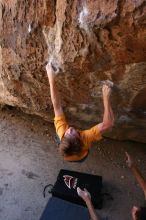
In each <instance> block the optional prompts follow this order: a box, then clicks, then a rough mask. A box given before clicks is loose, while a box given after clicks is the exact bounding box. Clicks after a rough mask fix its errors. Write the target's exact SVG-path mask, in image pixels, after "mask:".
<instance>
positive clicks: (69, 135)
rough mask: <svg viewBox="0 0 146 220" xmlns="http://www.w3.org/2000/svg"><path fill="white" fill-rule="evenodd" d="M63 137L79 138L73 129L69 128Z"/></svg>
mask: <svg viewBox="0 0 146 220" xmlns="http://www.w3.org/2000/svg"><path fill="white" fill-rule="evenodd" d="M64 137H80V135H79V133H78V131H77V130H76V129H75V128H74V127H69V128H68V129H67V130H66V132H65V134H64Z"/></svg>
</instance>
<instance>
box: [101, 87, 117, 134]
mask: <svg viewBox="0 0 146 220" xmlns="http://www.w3.org/2000/svg"><path fill="white" fill-rule="evenodd" d="M102 94H103V105H104V114H103V121H102V122H101V123H99V124H98V125H97V127H98V129H99V130H100V132H101V134H103V133H104V132H106V131H107V130H108V129H110V128H112V127H113V124H114V115H113V111H112V108H111V104H110V94H111V88H110V87H109V86H108V85H103V88H102Z"/></svg>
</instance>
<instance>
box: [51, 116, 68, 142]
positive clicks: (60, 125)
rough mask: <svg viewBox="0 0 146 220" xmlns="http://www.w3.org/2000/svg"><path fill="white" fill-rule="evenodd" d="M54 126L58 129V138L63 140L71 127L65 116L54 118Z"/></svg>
mask: <svg viewBox="0 0 146 220" xmlns="http://www.w3.org/2000/svg"><path fill="white" fill-rule="evenodd" d="M54 125H55V129H56V133H57V134H58V136H59V138H60V140H61V139H62V137H63V135H64V133H65V131H66V130H67V129H68V127H69V126H68V124H67V122H66V120H65V116H64V115H60V116H56V117H55V118H54Z"/></svg>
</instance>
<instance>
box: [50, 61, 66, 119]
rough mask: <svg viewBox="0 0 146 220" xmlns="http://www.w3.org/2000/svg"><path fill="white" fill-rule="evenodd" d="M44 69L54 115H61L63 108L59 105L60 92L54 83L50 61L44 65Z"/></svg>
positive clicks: (54, 75) (54, 76)
mask: <svg viewBox="0 0 146 220" xmlns="http://www.w3.org/2000/svg"><path fill="white" fill-rule="evenodd" d="M46 71H47V75H48V79H49V84H50V94H51V101H52V104H53V108H54V113H55V117H56V116H60V115H63V109H62V106H61V99H60V94H59V91H58V88H57V85H56V74H55V72H54V70H53V68H52V65H51V63H48V64H47V65H46Z"/></svg>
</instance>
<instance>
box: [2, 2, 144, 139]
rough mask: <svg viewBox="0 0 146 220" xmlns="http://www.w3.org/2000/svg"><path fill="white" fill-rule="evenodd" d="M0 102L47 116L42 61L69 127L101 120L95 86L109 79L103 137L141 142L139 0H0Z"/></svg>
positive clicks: (49, 114)
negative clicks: (108, 120) (53, 77)
mask: <svg viewBox="0 0 146 220" xmlns="http://www.w3.org/2000/svg"><path fill="white" fill-rule="evenodd" d="M0 21H1V24H0V39H1V41H0V42H1V43H0V103H1V104H8V105H12V106H17V107H19V108H21V109H22V110H23V111H25V112H28V113H30V114H37V115H40V116H41V117H43V118H44V119H46V120H48V121H52V119H53V109H52V104H51V100H50V92H49V84H48V81H47V76H46V72H45V63H46V61H47V60H48V59H52V60H53V62H54V64H55V65H56V66H57V67H59V68H60V72H59V74H58V76H57V77H58V87H59V90H60V92H61V98H62V104H63V107H64V111H65V114H66V116H67V118H68V120H69V122H70V123H71V124H74V126H78V127H80V128H88V127H89V126H92V125H94V124H95V123H98V122H100V121H101V120H102V115H103V105H102V94H101V87H102V84H103V83H104V81H105V80H110V81H112V82H113V83H114V88H113V92H112V97H111V102H112V107H113V110H114V113H115V127H114V128H113V130H112V131H111V132H109V133H108V134H106V136H108V137H111V138H115V139H119V140H127V139H128V140H135V141H139V142H145V143H146V1H145V0H139V1H134V0H126V1H125V0H110V1H108V0H92V1H91V0H70V1H67V0H61V1H60V0H56V1H55V0H38V1H35V0H31V1H24V0H1V1H0Z"/></svg>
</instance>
